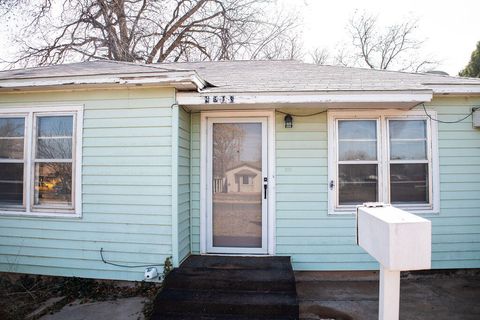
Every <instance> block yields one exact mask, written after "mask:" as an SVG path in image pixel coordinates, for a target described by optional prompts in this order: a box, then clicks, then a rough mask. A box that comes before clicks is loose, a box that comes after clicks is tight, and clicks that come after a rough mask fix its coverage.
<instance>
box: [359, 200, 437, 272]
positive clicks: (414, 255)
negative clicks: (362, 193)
mask: <svg viewBox="0 0 480 320" xmlns="http://www.w3.org/2000/svg"><path fill="white" fill-rule="evenodd" d="M357 242H358V245H359V246H360V247H362V248H363V249H365V251H367V252H368V253H369V254H370V255H371V256H372V257H374V258H375V259H376V260H377V261H378V262H380V264H381V265H383V266H384V267H385V268H386V269H389V270H398V271H406V270H421V269H430V267H431V257H432V225H431V222H430V221H429V220H427V219H424V218H421V217H419V216H416V215H414V214H411V213H409V212H406V211H404V210H401V209H398V208H395V207H392V206H390V205H378V204H377V205H376V206H375V204H372V205H369V204H366V205H364V206H361V207H358V211H357Z"/></svg>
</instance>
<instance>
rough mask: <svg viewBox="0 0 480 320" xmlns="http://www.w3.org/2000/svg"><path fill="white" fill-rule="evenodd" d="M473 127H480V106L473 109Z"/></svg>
mask: <svg viewBox="0 0 480 320" xmlns="http://www.w3.org/2000/svg"><path fill="white" fill-rule="evenodd" d="M472 117H473V127H474V128H477V129H480V107H478V108H473V109H472Z"/></svg>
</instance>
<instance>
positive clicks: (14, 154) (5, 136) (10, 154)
mask: <svg viewBox="0 0 480 320" xmlns="http://www.w3.org/2000/svg"><path fill="white" fill-rule="evenodd" d="M24 135H25V118H23V117H10V118H0V206H2V207H7V208H8V207H21V206H23V175H24V174H23V172H24V168H25V160H24V146H25V142H24Z"/></svg>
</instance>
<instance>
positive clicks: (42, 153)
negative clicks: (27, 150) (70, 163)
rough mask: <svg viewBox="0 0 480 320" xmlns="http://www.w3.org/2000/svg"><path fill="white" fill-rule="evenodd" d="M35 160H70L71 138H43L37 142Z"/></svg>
mask: <svg viewBox="0 0 480 320" xmlns="http://www.w3.org/2000/svg"><path fill="white" fill-rule="evenodd" d="M36 158H37V159H71V158H72V138H46V139H45V138H43V139H38V140H37V157H36Z"/></svg>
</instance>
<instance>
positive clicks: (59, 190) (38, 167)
mask: <svg viewBox="0 0 480 320" xmlns="http://www.w3.org/2000/svg"><path fill="white" fill-rule="evenodd" d="M34 204H35V205H47V206H48V205H52V206H71V205H72V164H71V163H36V164H35V202H34Z"/></svg>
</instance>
